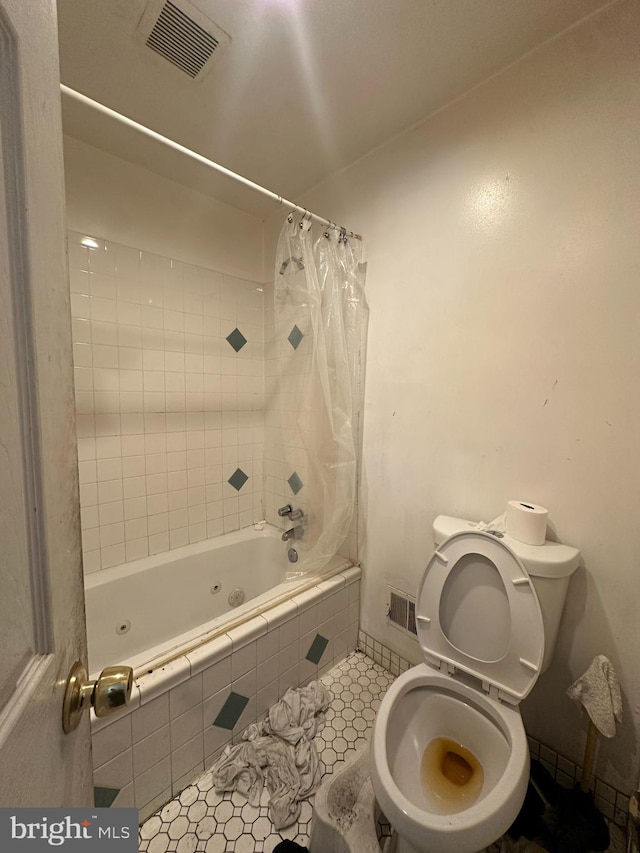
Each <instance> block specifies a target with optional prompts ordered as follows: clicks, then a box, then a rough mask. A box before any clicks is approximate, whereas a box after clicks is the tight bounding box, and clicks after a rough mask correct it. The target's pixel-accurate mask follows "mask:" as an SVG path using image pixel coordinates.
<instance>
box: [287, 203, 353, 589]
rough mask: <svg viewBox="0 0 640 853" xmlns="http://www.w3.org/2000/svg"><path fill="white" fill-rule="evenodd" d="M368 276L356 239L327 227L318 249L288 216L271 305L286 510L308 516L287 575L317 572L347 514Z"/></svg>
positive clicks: (302, 223)
mask: <svg viewBox="0 0 640 853" xmlns="http://www.w3.org/2000/svg"><path fill="white" fill-rule="evenodd" d="M365 274H366V265H365V264H364V263H363V259H362V246H361V244H360V242H359V241H357V240H355V239H349V238H347V237H346V236H345V235H344V233H342V234H341V233H340V232H337V231H335V230H334V229H330V230H327V231H324V232H323V233H322V234H321V235H320V236H319V237H318V239H317V240H316V241H315V243H314V242H313V236H312V228H311V221H310V220H309V219H308V218H305V217H302V218H301V217H297V216H290V217H288V219H287V221H286V222H285V223H284V226H283V228H282V231H281V232H280V238H279V241H278V249H277V254H276V266H275V287H274V296H275V306H274V307H275V331H276V338H277V341H278V349H279V353H280V359H279V362H280V363H279V382H278V385H279V397H280V408H281V419H282V420H281V425H282V429H283V433H284V434H285V435H286V440H285V445H284V448H285V449H284V455H285V457H287V456H288V458H289V460H291V462H290V463H289V467H294V468H295V469H296V470H295V471H294V472H293V474H294V475H295V476H294V477H293V478H289V479H288V485H289V488H290V490H291V500H290V503H292V505H294V506H295V507H296V508H297V507H300V508H301V509H303V511H304V513H305V516H304V519H303V522H302V527H301V530H302V537H301V538H295V539H292V540H291V545H292V546H293V547H294V548H295V549H296V551H297V552H298V555H299V560H298V562H297V563H295V564H292V565H290V569H291V571H290V574H291V575H299V574H307V573H314V572H321V571H322V569H323V568H324V567H326V565H327V563H328V562H329V560H330V559H331V558H332V557H333V556H334V555H335V554H336V553H337V552H338V550H339V549H340V547H341V546H342V544H343V542H344V540H345V538H346V536H347V534H348V532H349V528H350V524H351V520H352V517H353V512H354V506H355V501H356V483H357V473H358V445H359V438H358V436H359V416H360V408H361V406H360V401H361V387H362V381H361V380H362V365H363V363H364V350H365V345H366V330H367V322H368V308H367V303H366V299H365V295H364V284H365ZM289 467H286V463H285V471H284V473H285V478H286V474H287V471H288V470H289ZM298 468H300V469H301V471H302V472H304V473H303V474H301V473H300V472H299V471H298V470H297V469H298ZM295 524H298V522H295Z"/></svg>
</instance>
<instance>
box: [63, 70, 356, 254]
mask: <svg viewBox="0 0 640 853" xmlns="http://www.w3.org/2000/svg"><path fill="white" fill-rule="evenodd" d="M60 90H61V91H62V92H63V93H64V94H65V95H68V96H69V97H70V98H73V99H74V100H76V101H79V102H80V103H82V104H85V105H86V106H89V107H91V108H92V109H94V110H97V111H98V112H100V113H102V114H103V115H106V116H109V117H110V118H113V119H115V120H116V121H119V122H120V123H121V124H125V125H127V127H130V128H132V129H133V130H137V131H138V133H141V134H143V136H148V137H149V138H150V139H155V140H156V142H162V144H163V145H166V146H168V147H169V148H173V149H174V151H179V152H180V153H181V154H185V155H186V156H187V157H191V159H192V160H197V161H198V162H199V163H203V164H204V165H205V166H208V167H209V168H210V169H213V170H214V171H216V172H219V173H220V174H221V175H226V177H227V178H232V180H234V181H238V183H241V184H244V185H245V187H249V189H251V190H255V191H256V192H259V193H262V195H265V196H267V197H268V198H270V199H271V200H272V201H277V202H278V204H281V205H284V206H285V207H290V208H292V209H293V210H292V212H293V211H298V212H299V213H302V214H304V215H305V216H308V217H310V218H311V219H315V220H316V222H321V223H322V224H323V225H328V226H330V227H331V228H335V229H336V230H338V231H343V232H344V233H346V235H347V236H348V237H354V238H355V239H356V240H362V237H361V236H360V234H354V232H353V231H347V230H346V229H342V228H341V227H340V226H339V225H336V223H335V222H331V221H330V220H329V219H325V218H324V217H323V216H318V214H317V213H312V212H311V211H310V210H307V209H306V208H304V207H300V205H299V204H295V203H294V202H292V201H288V199H286V198H283V197H282V196H281V195H278V194H277V193H274V192H272V191H271V190H268V189H266V187H262V186H260V184H256V183H254V181H250V180H249V179H248V178H245V177H243V176H242V175H239V174H238V173H237V172H232V171H231V169H226V168H225V167H224V166H221V165H220V164H219V163H215V162H214V161H213V160H209V159H208V158H207V157H203V156H202V154H198V153H196V152H195V151H192V150H191V149H190V148H186V147H185V146H184V145H180V143H179V142H174V141H173V139H169V137H167V136H162V134H161V133H156V132H155V130H151V129H150V128H148V127H145V125H143V124H139V123H138V122H137V121H133V119H130V118H127V116H123V115H122V113H117V112H116V111H115V110H112V109H110V107H105V106H104V104H100V103H99V102H98V101H94V100H92V99H91V98H88V97H87V96H86V95H83V94H81V93H80V92H76V90H75V89H71V88H69V86H65V85H64V83H61V84H60Z"/></svg>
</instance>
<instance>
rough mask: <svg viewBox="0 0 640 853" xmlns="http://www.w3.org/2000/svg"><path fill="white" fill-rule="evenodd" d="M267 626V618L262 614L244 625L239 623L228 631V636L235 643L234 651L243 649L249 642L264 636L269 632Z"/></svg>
mask: <svg viewBox="0 0 640 853" xmlns="http://www.w3.org/2000/svg"><path fill="white" fill-rule="evenodd" d="M267 628H268V625H267V620H266V619H265V618H264V617H262V616H255V617H254V618H253V619H249V620H248V621H247V622H244V623H243V624H242V625H238V627H237V628H232V629H231V630H230V631H227V636H228V637H230V638H231V642H232V644H233V651H234V652H237V651H238V649H242V648H243V647H244V646H246V645H247V644H248V643H251V642H252V641H253V640H257V639H258V637H262V636H263V635H264V634H266V633H267Z"/></svg>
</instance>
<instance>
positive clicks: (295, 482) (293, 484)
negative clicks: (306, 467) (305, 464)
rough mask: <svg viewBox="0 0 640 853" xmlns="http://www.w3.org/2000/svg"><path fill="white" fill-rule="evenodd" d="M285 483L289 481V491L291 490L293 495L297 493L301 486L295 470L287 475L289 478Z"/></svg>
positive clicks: (301, 483)
mask: <svg viewBox="0 0 640 853" xmlns="http://www.w3.org/2000/svg"><path fill="white" fill-rule="evenodd" d="M287 483H289V488H290V489H291V491H292V492H293V494H294V495H297V494H298V492H299V491H300V489H301V488H302V486H303V482H302V480H301V479H300V477H298V475H297V474H296V472H295V471H294V472H293V474H292V475H291V476H290V477H289V479H288V480H287Z"/></svg>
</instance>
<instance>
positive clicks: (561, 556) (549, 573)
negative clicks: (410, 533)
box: [433, 515, 580, 578]
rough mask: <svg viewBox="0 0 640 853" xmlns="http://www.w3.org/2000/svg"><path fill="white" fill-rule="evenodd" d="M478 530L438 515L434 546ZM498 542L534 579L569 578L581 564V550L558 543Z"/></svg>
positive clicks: (472, 523)
mask: <svg viewBox="0 0 640 853" xmlns="http://www.w3.org/2000/svg"><path fill="white" fill-rule="evenodd" d="M478 529H479V528H478V525H477V523H476V522H475V521H468V520H467V519H465V518H454V517H453V516H451V515H438V516H437V517H436V518H435V520H434V522H433V538H434V541H435V545H436V547H437V546H438V545H440V544H441V543H442V542H444V540H445V539H447V538H448V537H449V536H453V534H454V533H469V531H475V530H478ZM500 541H501V542H504V543H505V545H508V546H509V548H510V549H511V550H512V551H513V553H514V554H515V555H516V557H518V558H519V559H520V560H522V563H523V564H524V567H525V568H526V570H527V571H528V572H529V574H530V575H532V576H533V577H539V578H564V577H568V576H569V575H572V574H573V573H574V572H575V570H576V569H577V568H578V566H579V564H580V551H578V550H577V548H571V547H570V546H569V545H561V544H560V543H559V542H549V540H547V541H546V542H545V543H544V545H527V544H526V543H525V542H520V541H518V540H517V539H514V538H513V536H508V535H507V534H506V533H505V534H503V535H502V536H501V537H500Z"/></svg>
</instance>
